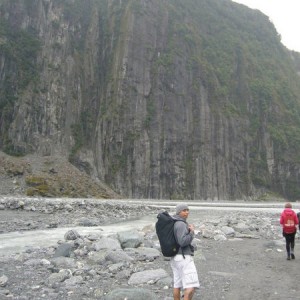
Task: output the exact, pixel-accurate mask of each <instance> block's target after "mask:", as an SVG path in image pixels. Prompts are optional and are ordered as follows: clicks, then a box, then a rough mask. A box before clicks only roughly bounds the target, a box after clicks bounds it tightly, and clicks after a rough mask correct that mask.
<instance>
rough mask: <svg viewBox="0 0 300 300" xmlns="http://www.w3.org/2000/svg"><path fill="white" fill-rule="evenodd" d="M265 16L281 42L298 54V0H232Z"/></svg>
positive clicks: (299, 19)
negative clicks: (273, 26) (272, 25)
mask: <svg viewBox="0 0 300 300" xmlns="http://www.w3.org/2000/svg"><path fill="white" fill-rule="evenodd" d="M233 1H234V2H238V3H242V4H245V5H247V6H248V7H251V8H255V9H258V10H260V11H261V12H263V13H264V14H265V15H267V16H268V17H269V18H270V20H271V21H272V23H273V24H274V25H275V27H276V30H277V32H278V33H279V34H280V35H281V42H282V43H283V44H284V45H285V46H286V47H287V48H288V49H291V50H295V51H298V52H300V35H299V29H300V0H233Z"/></svg>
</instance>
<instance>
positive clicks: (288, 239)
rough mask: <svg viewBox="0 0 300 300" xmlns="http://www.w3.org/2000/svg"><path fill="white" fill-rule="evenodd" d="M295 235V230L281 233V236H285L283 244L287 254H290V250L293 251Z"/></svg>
mask: <svg viewBox="0 0 300 300" xmlns="http://www.w3.org/2000/svg"><path fill="white" fill-rule="evenodd" d="M295 235H296V232H294V233H283V236H284V237H285V246H286V251H287V253H288V255H290V254H291V252H294V247H295Z"/></svg>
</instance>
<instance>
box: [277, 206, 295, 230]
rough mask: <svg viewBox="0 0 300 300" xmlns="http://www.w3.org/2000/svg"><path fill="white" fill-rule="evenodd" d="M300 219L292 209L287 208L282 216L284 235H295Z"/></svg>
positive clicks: (281, 222)
mask: <svg viewBox="0 0 300 300" xmlns="http://www.w3.org/2000/svg"><path fill="white" fill-rule="evenodd" d="M298 223H299V221H298V217H297V215H296V213H295V212H294V211H293V210H292V209H291V208H285V209H284V211H283V212H282V213H281V216H280V224H281V225H282V228H283V232H284V233H294V232H296V231H297V225H298Z"/></svg>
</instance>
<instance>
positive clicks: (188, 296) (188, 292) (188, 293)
mask: <svg viewBox="0 0 300 300" xmlns="http://www.w3.org/2000/svg"><path fill="white" fill-rule="evenodd" d="M194 293H195V288H188V289H185V290H184V298H183V299H184V300H192V298H193V296H194Z"/></svg>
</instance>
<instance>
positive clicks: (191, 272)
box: [171, 204, 200, 300]
mask: <svg viewBox="0 0 300 300" xmlns="http://www.w3.org/2000/svg"><path fill="white" fill-rule="evenodd" d="M188 216H189V208H188V206H187V205H186V204H178V205H177V206H176V214H175V215H174V216H173V218H174V220H175V221H176V222H175V223H174V235H175V239H176V241H177V243H178V245H179V246H180V247H179V250H178V253H177V254H176V255H175V256H173V257H172V258H171V268H172V271H173V279H174V282H173V283H174V289H173V297H174V300H180V290H181V289H183V290H184V298H183V299H184V300H191V299H192V298H193V295H194V293H195V288H199V286H200V284H199V280H198V274H197V270H196V266H195V263H194V260H193V256H194V247H193V246H192V244H191V243H192V240H193V239H194V230H195V228H194V225H189V224H188V223H187V221H186V220H187V218H188Z"/></svg>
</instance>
